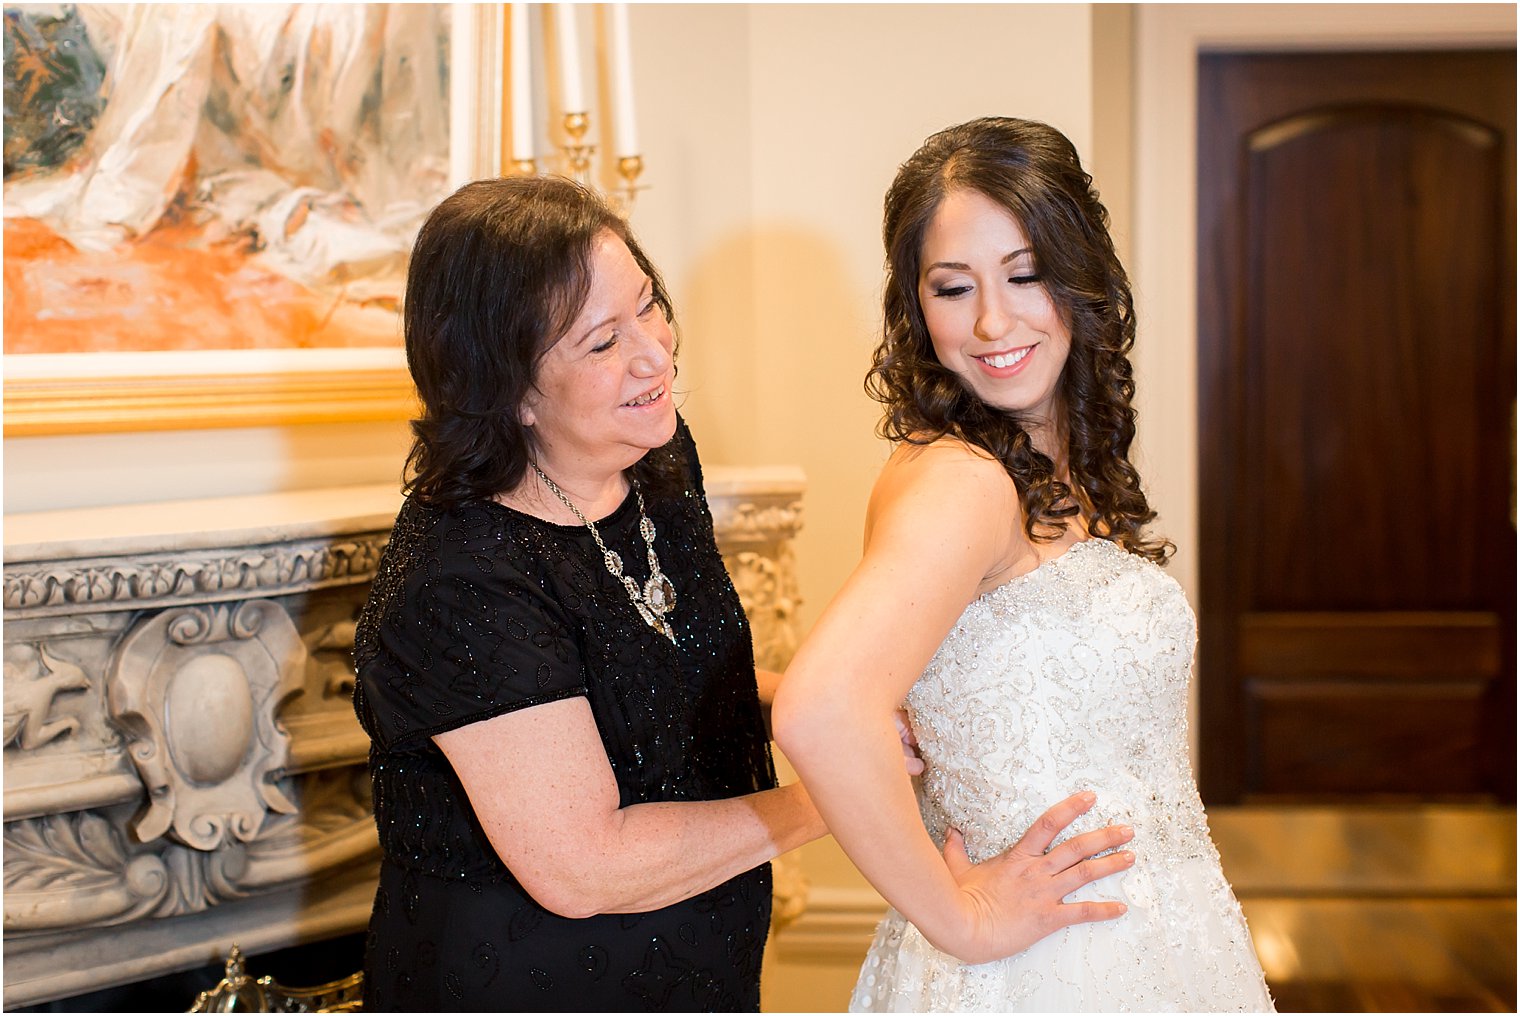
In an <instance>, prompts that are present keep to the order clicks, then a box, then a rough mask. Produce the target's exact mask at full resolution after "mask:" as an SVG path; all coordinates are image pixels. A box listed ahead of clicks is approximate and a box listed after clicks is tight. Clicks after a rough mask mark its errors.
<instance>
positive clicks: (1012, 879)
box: [944, 792, 1135, 963]
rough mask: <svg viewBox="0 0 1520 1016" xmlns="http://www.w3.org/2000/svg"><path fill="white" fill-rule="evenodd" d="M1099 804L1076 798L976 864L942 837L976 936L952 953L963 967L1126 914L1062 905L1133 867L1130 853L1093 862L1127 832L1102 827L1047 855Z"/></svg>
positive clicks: (956, 840)
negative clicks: (1090, 885)
mask: <svg viewBox="0 0 1520 1016" xmlns="http://www.w3.org/2000/svg"><path fill="white" fill-rule="evenodd" d="M1096 800H1097V798H1096V796H1095V795H1093V794H1092V793H1091V792H1084V793H1080V794H1073V795H1072V796H1071V797H1068V798H1067V799H1066V800H1064V801H1062V802H1061V803H1060V804H1057V805H1056V806H1055V807H1053V808H1051V809H1050V810H1049V811H1047V812H1045V814H1043V815H1041V816H1040V817H1039V819H1038V820H1036V822H1035V824H1034V825H1033V826H1031V827H1030V829H1029V831H1028V832H1026V833H1025V834H1024V836H1023V838H1021V839H1020V840H1019V841H1018V842H1017V843H1015V844H1014V845H1013V846H1011V847H1009V848H1008V849H1007V850H1005V851H1004V852H1003V853H1001V854H999V855H997V856H996V857H993V858H989V859H988V860H986V861H983V862H982V863H980V864H972V863H971V860H970V858H969V857H967V855H966V844H965V840H964V839H963V838H962V837H961V834H960V831H959V830H956V829H951V830H949V831H948V832H947V833H946V836H945V849H944V857H945V864H946V865H948V866H949V868H950V874H951V875H952V876H953V877H954V878H955V881H956V883H957V884H958V885H959V887H960V891H961V894H962V897H963V905H964V907H965V909H966V911H967V913H968V915H969V924H970V927H971V928H972V929H973V930H972V934H971V938H970V940H969V942H968V943H967V948H965V949H964V951H962V950H956V955H957V957H958V958H959V959H961V960H963V961H965V962H967V963H986V962H989V961H991V960H995V959H1001V958H1003V957H1004V956H1012V955H1013V954H1014V953H1018V952H1022V951H1023V950H1025V949H1027V948H1029V947H1030V946H1031V945H1033V944H1034V943H1036V942H1038V941H1039V940H1040V939H1042V938H1044V937H1045V936H1046V935H1049V934H1051V933H1052V932H1056V931H1059V930H1061V929H1062V928H1065V927H1069V926H1070V925H1073V924H1082V923H1085V922H1089V921H1108V920H1113V919H1114V918H1116V917H1120V916H1122V915H1123V914H1124V912H1125V911H1126V910H1127V909H1128V908H1127V907H1126V906H1125V905H1124V904H1122V903H1113V902H1102V903H1100V902H1093V901H1084V902H1080V903H1063V902H1061V901H1062V900H1063V899H1064V898H1065V897H1066V896H1067V895H1069V894H1070V893H1072V892H1074V891H1076V890H1077V889H1080V888H1081V887H1082V886H1084V885H1087V884H1088V883H1089V882H1095V881H1097V880H1098V879H1100V878H1103V877H1105V876H1107V875H1112V874H1114V873H1116V872H1120V871H1124V870H1125V869H1126V868H1128V867H1129V866H1130V865H1132V864H1134V863H1135V855H1134V854H1133V853H1131V852H1130V851H1128V850H1119V851H1115V852H1114V853H1111V854H1107V855H1105V856H1103V857H1094V856H1092V855H1094V854H1097V853H1101V852H1102V851H1105V850H1110V849H1112V848H1114V847H1117V846H1119V845H1120V844H1123V843H1127V842H1129V840H1130V838H1131V837H1132V836H1134V830H1132V829H1130V828H1129V827H1128V826H1107V827H1105V828H1102V829H1096V830H1094V831H1092V832H1089V833H1083V834H1082V835H1081V836H1073V837H1072V838H1071V839H1069V840H1067V841H1066V842H1065V843H1062V844H1061V845H1060V846H1057V847H1054V848H1052V847H1051V843H1053V842H1054V841H1055V838H1056V837H1057V836H1059V835H1060V834H1061V832H1062V831H1063V830H1065V829H1066V827H1067V826H1069V825H1071V823H1072V822H1074V821H1075V820H1076V819H1077V817H1078V816H1080V815H1082V814H1083V813H1084V812H1086V811H1087V810H1088V809H1089V808H1091V807H1092V806H1093V803H1094V802H1095V801H1096Z"/></svg>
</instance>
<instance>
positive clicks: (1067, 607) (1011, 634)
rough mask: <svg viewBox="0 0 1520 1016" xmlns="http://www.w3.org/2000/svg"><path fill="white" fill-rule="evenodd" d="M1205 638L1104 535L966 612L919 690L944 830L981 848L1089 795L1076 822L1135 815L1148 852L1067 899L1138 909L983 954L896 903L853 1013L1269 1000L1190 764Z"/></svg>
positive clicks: (1251, 1006) (1138, 840)
mask: <svg viewBox="0 0 1520 1016" xmlns="http://www.w3.org/2000/svg"><path fill="white" fill-rule="evenodd" d="M1195 632H1196V628H1195V623H1194V620H1193V612H1192V610H1191V609H1190V608H1189V607H1188V604H1187V600H1186V598H1185V597H1184V596H1183V593H1182V589H1181V587H1179V586H1178V585H1177V583H1176V582H1175V581H1173V580H1172V578H1171V577H1170V576H1168V575H1167V574H1166V573H1165V572H1163V571H1162V570H1161V569H1160V568H1158V567H1156V566H1155V565H1154V564H1151V563H1150V562H1149V561H1146V560H1143V559H1141V558H1139V557H1135V556H1134V555H1132V554H1129V553H1126V552H1125V551H1124V550H1122V549H1120V548H1119V547H1117V546H1116V545H1114V544H1113V543H1110V542H1108V541H1106V540H1100V539H1094V540H1089V541H1087V542H1085V543H1079V544H1076V545H1075V546H1073V547H1072V548H1071V549H1070V550H1068V551H1067V552H1065V553H1064V554H1062V555H1061V556H1060V557H1057V558H1055V559H1054V560H1052V561H1048V562H1046V563H1045V564H1044V565H1042V566H1041V567H1039V568H1038V569H1036V570H1035V571H1033V572H1031V573H1029V574H1027V575H1022V576H1019V577H1018V578H1015V579H1013V580H1011V581H1010V582H1008V583H1007V584H1005V585H1003V586H1000V587H999V588H997V589H994V590H992V591H991V592H989V593H986V594H985V595H983V596H981V597H979V598H978V599H976V600H975V601H973V602H972V603H971V605H970V606H968V607H967V608H966V610H965V612H964V613H963V614H962V615H961V618H960V620H959V621H958V622H957V623H956V625H955V627H954V629H952V630H951V632H950V634H949V635H948V636H947V637H946V638H945V641H944V644H943V645H941V646H940V648H939V651H938V652H937V653H936V654H935V656H934V659H933V660H932V661H930V663H929V667H928V669H926V670H925V671H924V673H923V676H922V677H920V678H919V679H918V682H917V683H916V684H915V685H914V686H913V689H912V690H911V691H910V692H909V693H908V703H907V705H908V711H909V713H910V714H911V716H912V721H913V728H914V730H915V731H916V732H917V735H918V743H919V750H920V753H921V754H922V756H923V758H924V761H925V762H926V763H927V769H926V771H925V773H924V776H923V792H922V797H921V802H920V803H921V807H922V810H923V816H924V822H925V824H926V825H927V826H928V829H929V833H930V835H931V836H933V837H934V839H935V841H936V842H938V843H941V844H943V841H944V832H945V828H946V826H947V825H953V826H955V827H956V828H957V829H959V830H961V832H962V833H963V834H964V835H965V838H966V848H967V851H968V852H969V853H970V855H971V859H972V860H973V861H981V860H985V859H986V858H989V857H991V856H993V855H994V854H997V853H999V852H1000V851H1002V850H1004V849H1006V848H1007V847H1009V846H1011V845H1012V844H1014V843H1015V842H1017V841H1018V839H1019V838H1020V837H1021V836H1022V835H1023V834H1024V832H1025V830H1027V829H1028V828H1029V827H1030V826H1031V825H1033V824H1034V821H1035V820H1036V819H1037V818H1039V816H1040V814H1041V813H1042V812H1044V811H1045V810H1046V809H1047V808H1049V807H1050V806H1051V805H1053V804H1055V803H1056V802H1058V801H1060V800H1062V799H1063V798H1065V797H1067V796H1069V795H1071V794H1073V793H1075V792H1077V791H1079V790H1092V791H1094V792H1096V793H1097V795H1098V802H1097V804H1096V805H1095V806H1094V807H1093V809H1092V810H1091V811H1089V812H1088V813H1087V814H1086V815H1083V816H1082V817H1081V818H1079V819H1078V820H1077V822H1076V823H1074V824H1073V826H1072V827H1071V829H1070V830H1069V832H1068V834H1065V835H1075V834H1077V833H1080V832H1085V831H1087V830H1090V829H1097V828H1100V827H1102V826H1105V825H1110V824H1115V823H1126V824H1128V825H1131V826H1133V827H1134V830H1135V837H1134V840H1133V842H1132V843H1131V844H1130V845H1129V847H1130V848H1131V849H1133V850H1134V852H1135V856H1136V861H1135V865H1134V867H1133V868H1131V869H1129V870H1128V871H1125V872H1123V873H1121V874H1117V875H1110V876H1108V877H1107V878H1104V879H1101V880H1099V881H1098V882H1096V883H1093V884H1092V885H1089V886H1085V887H1083V888H1082V889H1081V890H1078V891H1077V892H1075V893H1073V894H1072V895H1071V896H1070V897H1068V899H1073V900H1076V899H1104V900H1121V901H1123V902H1124V903H1127V904H1128V905H1129V911H1128V913H1126V914H1125V915H1124V916H1123V917H1120V918H1118V919H1117V920H1113V921H1105V922H1100V923H1094V924H1078V925H1074V926H1072V927H1069V928H1066V929H1064V930H1062V931H1058V932H1056V933H1055V934H1053V935H1051V936H1049V937H1048V938H1045V939H1043V940H1041V941H1039V942H1037V943H1035V944H1034V945H1032V946H1030V947H1029V948H1028V949H1026V950H1024V951H1023V952H1022V953H1019V954H1018V955H1016V956H1013V957H1010V958H1008V959H1004V960H998V961H995V962H992V963H984V964H980V965H976V966H967V965H965V964H963V963H961V962H960V961H959V960H957V959H955V958H954V957H953V956H949V955H947V954H945V953H942V952H940V951H939V950H938V949H935V948H934V947H933V946H932V945H930V944H929V943H928V941H926V940H925V939H924V937H923V936H922V935H921V934H919V932H918V929H917V928H915V927H914V926H913V925H912V924H910V923H908V921H906V920H905V919H904V918H903V917H902V916H901V915H900V914H898V913H897V912H896V911H895V910H889V911H888V912H887V916H886V919H885V920H883V921H882V923H881V926H880V928H879V929H878V930H877V933H876V940H875V942H874V943H873V944H872V945H871V950H870V952H869V953H868V954H867V955H866V961H865V964H864V966H863V967H862V968H861V972H860V980H859V982H858V983H857V984H856V986H855V994H854V997H853V998H852V999H851V1002H850V1008H851V1010H852V1011H855V1012H1014V1011H1045V1012H1072V1011H1109V1012H1116V1011H1126V1010H1128V1011H1151V1012H1156V1011H1209V1012H1219V1011H1234V1010H1247V1011H1271V1010H1272V1000H1271V997H1270V996H1269V995H1268V993H1267V986H1266V982H1265V981H1264V979H1263V977H1262V972H1261V964H1260V963H1258V962H1257V959H1256V954H1255V952H1254V950H1253V948H1252V945H1251V936H1250V933H1249V932H1247V931H1246V923H1245V918H1244V917H1243V916H1242V914H1241V911H1240V904H1239V903H1237V902H1236V900H1235V896H1234V894H1233V893H1232V892H1231V891H1230V886H1229V884H1228V883H1227V882H1226V881H1225V879H1224V873H1223V872H1222V871H1221V870H1220V866H1219V854H1218V852H1217V851H1216V850H1215V849H1214V843H1213V841H1212V840H1211V839H1210V838H1209V829H1208V824H1207V822H1206V821H1205V819H1204V814H1203V805H1202V802H1201V801H1200V800H1199V798H1198V790H1197V786H1196V785H1195V784H1194V782H1193V774H1192V767H1191V765H1190V763H1189V760H1188V737H1187V707H1188V681H1189V676H1190V674H1191V671H1192V663H1193V645H1194V641H1195ZM1063 838H1064V835H1063Z"/></svg>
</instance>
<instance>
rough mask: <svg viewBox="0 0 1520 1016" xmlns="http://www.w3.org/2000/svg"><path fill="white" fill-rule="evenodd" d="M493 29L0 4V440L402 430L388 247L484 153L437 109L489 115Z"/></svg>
mask: <svg viewBox="0 0 1520 1016" xmlns="http://www.w3.org/2000/svg"><path fill="white" fill-rule="evenodd" d="M499 18H500V15H499V12H498V11H497V10H496V9H494V5H481V6H480V7H476V6H474V5H458V4H216V5H210V4H206V5H202V4H131V5H120V6H118V5H106V4H100V5H94V4H79V5H71V4H70V5H58V4H15V5H7V6H6V7H5V10H4V31H5V37H4V44H5V106H6V117H5V135H4V188H5V189H4V195H5V200H4V208H5V247H4V279H5V305H4V323H5V331H4V349H5V354H6V357H5V368H6V371H5V373H6V433H7V434H8V435H14V434H26V433H39V432H57V431H58V430H100V429H117V427H118V426H120V427H125V428H131V427H133V426H158V427H165V426H181V425H184V424H185V422H186V421H187V420H189V421H202V422H207V421H209V422H211V423H213V424H215V423H224V424H238V423H248V422H254V421H263V422H274V421H285V422H290V421H294V420H304V419H326V418H335V419H353V418H370V419H373V418H382V417H385V416H397V415H407V412H408V410H409V406H408V405H407V403H406V399H405V395H406V392H407V391H409V385H408V384H407V383H406V379H405V377H404V374H400V375H399V376H398V372H400V370H401V362H402V361H401V356H400V343H401V330H400V317H399V312H400V307H401V299H402V295H403V288H404V281H405V268H406V255H407V252H408V250H409V249H410V246H411V242H412V240H413V238H414V237H415V235H416V231H417V229H418V227H419V226H420V225H421V222H422V219H423V217H424V216H425V215H426V213H427V211H428V210H429V209H430V208H431V207H432V206H433V205H434V204H436V203H437V202H438V201H439V200H441V199H442V198H443V197H444V196H446V195H447V194H448V193H449V192H450V190H452V188H453V187H454V186H456V185H457V184H458V183H459V182H462V181H463V180H464V179H467V178H469V177H470V176H473V175H480V170H481V167H482V159H483V158H484V157H486V156H488V155H489V153H490V150H491V148H492V146H491V145H490V144H489V142H488V143H487V144H486V145H484V146H482V145H480V144H479V142H480V140H481V132H480V131H479V130H477V129H475V127H474V125H473V124H471V123H470V121H469V120H464V119H461V117H460V114H461V113H465V112H467V111H466V110H462V109H458V108H454V107H456V106H458V105H459V104H460V103H461V102H463V103H465V104H467V105H468V106H469V107H470V109H469V111H468V112H469V113H475V112H479V113H480V114H483V115H484V117H485V118H486V119H487V120H489V119H490V118H491V115H492V111H493V110H494V108H496V107H495V106H494V105H492V101H493V97H492V96H490V95H489V92H490V89H489V88H488V87H482V84H481V83H482V82H493V81H495V80H498V74H499V66H491V64H492V63H493V61H495V60H499V56H498V55H497V54H499V52H500V47H499V46H492V45H488V44H487V45H483V44H482V42H483V41H484V42H485V43H490V42H492V41H496V42H499V41H500V39H499V33H493V31H492V27H491V25H490V24H489V23H488V22H489V21H491V19H497V20H499ZM482 96H484V98H485V102H484V103H482ZM460 124H463V125H464V129H460V128H459V125H460ZM462 135H468V137H464V136H462ZM187 378H188V379H190V380H186V379H187ZM324 378H325V379H329V380H330V381H331V383H329V380H324ZM105 403H110V404H111V405H112V406H114V408H110V407H107V406H105ZM155 405H158V406H159V410H160V411H158V412H156V413H155V412H152V411H147V410H150V409H151V407H153V406H155ZM261 406H262V407H264V408H266V409H268V410H269V411H268V412H267V413H264V412H262V411H261V409H260V407H261ZM134 407H135V408H134ZM219 407H220V409H221V410H224V411H222V412H218V411H217V410H218V408H219ZM228 407H236V408H237V411H235V412H231V413H230V414H229V413H228V412H226V411H225V410H227V409H228ZM102 412H104V413H105V415H104V416H102V415H100V414H101V413H102ZM38 414H40V416H39V415H38ZM91 414H94V415H91ZM71 420H72V421H73V422H72V423H70V421H71ZM46 421H51V422H46ZM113 421H114V422H113ZM134 421H135V422H134ZM39 427H40V428H41V429H40V430H39V429H37V428H39Z"/></svg>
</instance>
